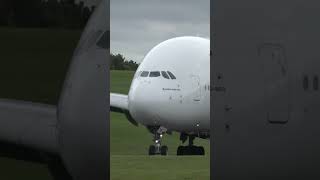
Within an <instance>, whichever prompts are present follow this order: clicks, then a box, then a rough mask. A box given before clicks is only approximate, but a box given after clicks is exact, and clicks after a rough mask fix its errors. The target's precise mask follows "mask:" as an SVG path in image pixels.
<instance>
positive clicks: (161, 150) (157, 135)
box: [149, 127, 168, 156]
mask: <svg viewBox="0 0 320 180" xmlns="http://www.w3.org/2000/svg"><path fill="white" fill-rule="evenodd" d="M151 131H152V132H153V134H154V137H153V142H154V145H150V146H149V155H158V154H160V155H163V156H166V155H167V154H168V147H167V146H162V145H161V138H162V136H163V134H164V133H165V132H166V129H165V128H163V127H159V128H158V129H157V128H153V129H152V130H151Z"/></svg>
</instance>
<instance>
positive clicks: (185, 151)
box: [177, 133, 205, 156]
mask: <svg viewBox="0 0 320 180" xmlns="http://www.w3.org/2000/svg"><path fill="white" fill-rule="evenodd" d="M195 137H196V136H194V135H187V134H185V133H181V134H180V140H181V141H182V143H184V142H185V141H186V140H187V139H188V138H189V144H188V146H179V147H178V149H177V155H178V156H183V155H204V154H205V152H204V148H203V147H202V146H194V145H193V140H194V139H195Z"/></svg>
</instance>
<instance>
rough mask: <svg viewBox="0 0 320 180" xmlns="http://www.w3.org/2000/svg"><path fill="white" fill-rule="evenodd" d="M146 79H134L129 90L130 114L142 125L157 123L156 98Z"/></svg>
mask: <svg viewBox="0 0 320 180" xmlns="http://www.w3.org/2000/svg"><path fill="white" fill-rule="evenodd" d="M153 92H155V91H154V90H153V87H152V86H151V83H150V82H148V81H135V82H134V83H133V84H132V85H131V89H130V92H129V111H130V114H131V116H132V117H133V118H134V119H135V120H136V121H137V122H139V123H141V124H143V125H158V123H159V118H158V116H157V108H158V107H157V106H158V105H157V103H156V102H157V99H158V98H159V96H158V97H157V96H155V95H153Z"/></svg>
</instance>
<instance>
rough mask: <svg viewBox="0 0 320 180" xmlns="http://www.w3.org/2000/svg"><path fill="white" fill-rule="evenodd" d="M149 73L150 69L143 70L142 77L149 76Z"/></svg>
mask: <svg viewBox="0 0 320 180" xmlns="http://www.w3.org/2000/svg"><path fill="white" fill-rule="evenodd" d="M148 75H149V71H142V73H141V75H140V76H141V77H148Z"/></svg>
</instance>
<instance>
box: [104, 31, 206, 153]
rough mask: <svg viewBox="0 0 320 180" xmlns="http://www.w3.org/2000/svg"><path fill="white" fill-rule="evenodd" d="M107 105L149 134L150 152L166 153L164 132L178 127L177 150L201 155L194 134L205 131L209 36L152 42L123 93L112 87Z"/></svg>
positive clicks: (202, 133)
mask: <svg viewBox="0 0 320 180" xmlns="http://www.w3.org/2000/svg"><path fill="white" fill-rule="evenodd" d="M110 109H111V111H116V112H123V113H125V114H126V116H127V118H128V120H129V121H130V122H132V123H133V124H134V125H138V123H140V124H142V125H144V126H146V127H147V128H148V130H149V131H150V132H151V133H153V134H154V143H155V145H151V146H150V147H149V155H155V154H161V155H166V154H167V150H168V148H167V146H161V138H162V136H163V134H164V133H171V132H172V131H177V132H180V134H181V135H180V140H182V142H183V143H184V142H185V141H186V140H187V139H188V138H189V145H188V146H179V147H178V150H177V155H204V154H205V152H204V148H203V147H198V146H194V145H193V140H194V138H195V137H200V138H209V137H210V41H209V40H207V39H204V38H200V37H177V38H173V39H169V40H167V41H164V42H162V43H160V44H159V45H157V46H156V47H154V48H153V49H152V50H151V51H150V52H149V53H148V54H147V55H146V56H145V58H144V59H143V61H142V62H141V64H140V66H139V67H138V69H137V71H136V73H135V75H134V78H133V80H132V83H131V87H130V91H129V94H128V95H123V94H117V93H111V94H110Z"/></svg>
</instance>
